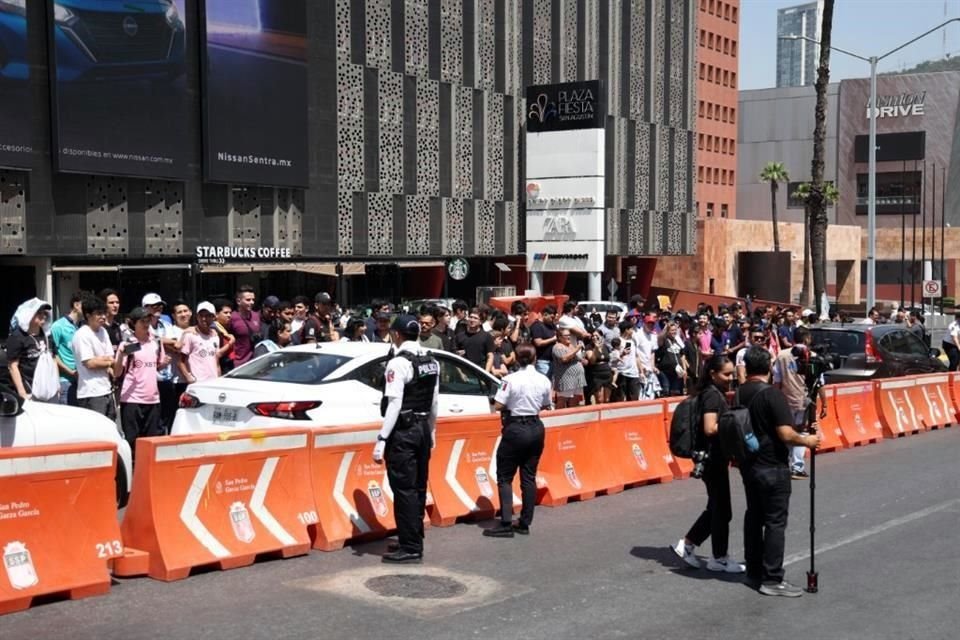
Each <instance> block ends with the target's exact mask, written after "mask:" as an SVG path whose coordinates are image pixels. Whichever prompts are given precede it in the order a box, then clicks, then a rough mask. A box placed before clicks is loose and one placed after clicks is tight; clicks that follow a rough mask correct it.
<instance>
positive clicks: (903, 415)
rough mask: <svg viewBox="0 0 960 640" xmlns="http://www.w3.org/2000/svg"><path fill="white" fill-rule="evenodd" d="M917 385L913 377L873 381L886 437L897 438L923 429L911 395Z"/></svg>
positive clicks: (876, 401) (875, 400)
mask: <svg viewBox="0 0 960 640" xmlns="http://www.w3.org/2000/svg"><path fill="white" fill-rule="evenodd" d="M915 385H916V380H914V379H913V378H911V377H906V378H890V379H889V380H877V381H876V382H874V383H873V396H874V402H875V403H876V407H877V415H878V416H879V417H880V424H882V425H883V435H884V436H885V437H887V438H897V437H900V436H904V435H907V434H911V433H917V432H919V431H923V422H921V420H920V417H919V415H917V409H916V406H915V405H914V403H913V399H912V397H911V395H912V392H911V390H912V389H913V387H914V386H915Z"/></svg>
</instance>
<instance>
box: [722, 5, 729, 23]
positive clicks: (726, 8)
mask: <svg viewBox="0 0 960 640" xmlns="http://www.w3.org/2000/svg"><path fill="white" fill-rule="evenodd" d="M723 19H724V20H729V19H730V5H728V4H725V5H723Z"/></svg>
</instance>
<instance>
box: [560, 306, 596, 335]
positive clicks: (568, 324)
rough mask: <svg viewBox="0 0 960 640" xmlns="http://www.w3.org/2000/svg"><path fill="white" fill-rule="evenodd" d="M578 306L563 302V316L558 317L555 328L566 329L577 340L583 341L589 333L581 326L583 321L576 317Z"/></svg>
mask: <svg viewBox="0 0 960 640" xmlns="http://www.w3.org/2000/svg"><path fill="white" fill-rule="evenodd" d="M578 306H579V305H578V304H577V303H576V302H570V301H567V302H564V303H563V315H562V316H560V320H559V321H558V322H557V326H558V327H560V328H561V329H568V330H569V331H570V333H571V334H573V336H574V337H576V338H577V340H583V339H585V338H587V337H588V336H589V335H590V333H589V332H588V331H587V329H586V328H585V327H584V326H583V321H582V320H581V319H580V318H578V317H577V307H578ZM574 344H576V342H575V343H574Z"/></svg>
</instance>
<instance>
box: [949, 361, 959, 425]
mask: <svg viewBox="0 0 960 640" xmlns="http://www.w3.org/2000/svg"><path fill="white" fill-rule="evenodd" d="M948 375H949V376H950V383H949V384H948V388H949V389H950V400H951V402H953V412H954V415H956V416H957V418H958V420H960V373H957V372H951V373H949V374H948Z"/></svg>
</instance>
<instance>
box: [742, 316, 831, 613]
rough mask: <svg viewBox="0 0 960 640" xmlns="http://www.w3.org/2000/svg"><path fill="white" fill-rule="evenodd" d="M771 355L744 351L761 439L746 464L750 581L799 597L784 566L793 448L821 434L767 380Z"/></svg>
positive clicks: (769, 591) (747, 391)
mask: <svg viewBox="0 0 960 640" xmlns="http://www.w3.org/2000/svg"><path fill="white" fill-rule="evenodd" d="M799 331H800V329H797V332H799ZM800 338H801V339H802V335H801V336H800ZM786 351H787V352H789V351H790V350H789V349H787V350H786ZM771 360H772V358H771V357H770V352H769V351H767V350H766V349H764V348H761V347H750V349H748V350H747V353H746V355H745V356H744V366H746V369H747V382H746V383H745V384H744V385H743V386H741V387H740V404H741V406H744V407H749V410H750V421H751V424H752V426H753V432H754V434H756V436H757V441H758V442H759V445H760V446H759V449H758V450H757V453H756V456H755V457H754V459H752V460H750V461H748V462H746V463H745V464H742V465H741V466H740V475H741V477H742V478H743V488H744V493H745V495H746V499H747V512H746V514H745V515H744V518H743V545H744V548H745V550H746V554H745V555H746V564H747V584H748V585H750V586H751V587H753V588H756V589H757V590H758V591H760V593H762V594H764V595H768V596H786V597H791V598H796V597H799V596H801V595H803V591H802V590H801V589H800V588H799V587H797V586H795V585H792V584H790V583H789V582H787V581H786V580H784V570H783V553H784V547H785V544H786V530H787V516H788V512H789V507H790V493H791V491H792V488H791V486H790V449H789V448H790V447H793V446H800V447H805V448H807V449H816V448H817V447H819V446H820V442H821V436H820V433H819V431H817V424H816V423H812V424H811V425H810V431H809V432H807V433H800V432H799V431H797V430H796V428H795V427H794V422H795V420H794V415H793V412H792V411H791V410H790V406H789V405H788V403H787V398H786V397H785V396H784V394H783V393H782V392H781V391H780V390H779V389H777V388H776V387H773V386H771V385H769V384H767V381H768V380H769V377H770V364H771Z"/></svg>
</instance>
